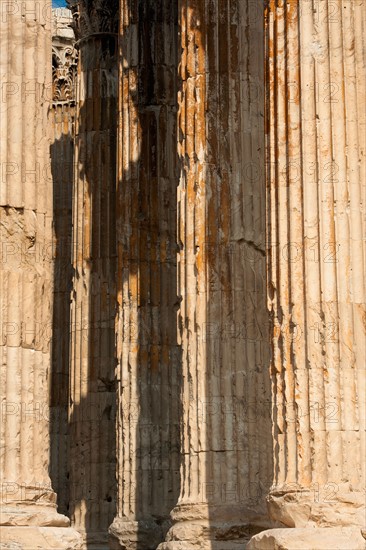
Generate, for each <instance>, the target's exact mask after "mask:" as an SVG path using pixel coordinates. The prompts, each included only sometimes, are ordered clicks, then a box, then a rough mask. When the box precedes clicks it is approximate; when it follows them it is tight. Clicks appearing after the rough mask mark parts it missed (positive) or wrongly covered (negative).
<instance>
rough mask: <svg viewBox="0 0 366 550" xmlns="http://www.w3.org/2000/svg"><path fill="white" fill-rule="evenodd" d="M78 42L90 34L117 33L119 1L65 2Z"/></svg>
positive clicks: (71, 0) (86, 0)
mask: <svg viewBox="0 0 366 550" xmlns="http://www.w3.org/2000/svg"><path fill="white" fill-rule="evenodd" d="M67 3H68V5H69V7H70V9H71V11H72V14H73V17H74V30H75V35H76V38H77V39H78V40H81V39H83V38H87V37H88V36H90V35H92V34H99V33H111V34H115V33H117V32H118V20H119V18H118V8H119V0H67Z"/></svg>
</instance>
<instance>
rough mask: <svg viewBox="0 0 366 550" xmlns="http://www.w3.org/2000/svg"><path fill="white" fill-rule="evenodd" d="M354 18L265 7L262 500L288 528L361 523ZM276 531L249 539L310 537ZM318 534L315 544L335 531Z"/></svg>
mask: <svg viewBox="0 0 366 550" xmlns="http://www.w3.org/2000/svg"><path fill="white" fill-rule="evenodd" d="M364 23H365V2H363V1H354V2H324V1H316V2H313V3H311V2H307V1H306V0H303V1H300V2H287V3H285V2H282V1H278V2H277V1H273V2H270V5H269V11H268V19H267V30H268V35H267V47H268V52H267V53H268V62H267V71H268V72H267V75H268V81H267V86H268V110H267V117H268V118H267V124H268V126H267V138H268V144H267V145H268V147H267V151H268V158H267V160H268V167H267V168H268V171H267V175H268V199H267V201H268V215H269V234H268V238H269V250H268V253H269V259H268V285H269V287H268V301H269V307H270V309H271V311H272V315H273V325H272V364H271V375H272V393H273V400H274V403H273V405H274V408H273V431H274V461H275V464H274V483H273V487H272V489H271V491H270V493H269V497H268V504H269V512H270V515H271V517H272V518H273V519H275V520H278V521H280V522H282V523H283V524H284V525H286V526H289V527H295V528H303V527H333V526H334V527H338V526H354V527H355V528H358V530H360V528H361V527H362V526H363V525H364V521H365V495H364V487H365V468H364V456H365V418H366V416H365V365H366V362H365V284H366V279H365V248H364V246H363V241H362V239H363V238H364V235H365V218H364V216H363V215H362V213H363V209H364V198H365V194H364V192H365V187H364V185H365V182H364V175H365V108H364V105H365V76H366V75H365V57H364ZM309 532H310V531H309ZM359 532H360V531H359ZM284 533H285V535H284ZM284 533H282V532H281V534H280V535H279V536H278V537H277V534H276V532H271V533H270V534H268V535H267V534H263V535H260V536H259V537H257V539H256V540H259V541H260V542H258V543H257V542H255V543H254V542H253V544H252V545H251V546H250V548H266V547H268V546H265V544H267V545H268V544H272V543H273V544H275V542H274V541H275V540H277V541H280V540H281V539H282V538H283V536H285V538H286V540H287V542H286V544H285V543H284V546H278V547H283V548H290V547H291V548H295V547H296V548H297V547H299V548H300V547H304V546H305V547H306V541H310V538H305V540H303V538H302V537H303V535H304V531H303V530H302V529H299V531H298V537H297V535H296V531H294V532H292V533H291V534H289V535H287V533H286V532H284ZM309 536H310V535H309ZM317 536H320V537H323V535H320V534H319V535H317ZM296 537H297V538H296ZM324 537H325V538H324V541H326V544H327V547H328V548H339V544H340V541H341V540H342V541H344V540H345V536H343V538H338V534H337V533H336V532H335V531H334V532H333V531H331V530H326V534H324ZM357 538H358V539H359V536H358V535H357ZM265 541H267V542H265ZM269 541H272V542H269ZM276 544H277V545H279V544H280V542H276ZM309 544H310V543H309ZM348 544H351V546H346V547H352V548H353V546H352V543H351V542H349V543H348ZM301 545H302V546H301ZM275 547H277V546H275ZM311 547H313V546H311ZM356 547H357V548H358V547H359V546H357V545H356V546H355V548H356Z"/></svg>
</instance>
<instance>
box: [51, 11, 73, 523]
mask: <svg viewBox="0 0 366 550" xmlns="http://www.w3.org/2000/svg"><path fill="white" fill-rule="evenodd" d="M52 15H53V29H52V71H53V74H52V84H53V89H52V108H51V110H50V116H49V120H50V126H51V128H50V129H51V132H52V135H51V174H52V180H53V192H54V195H53V216H54V228H55V247H54V294H53V323H52V333H53V346H52V369H51V415H50V434H51V463H50V475H51V479H52V483H53V487H54V489H55V491H56V493H57V506H58V510H59V512H62V513H63V514H68V510H69V498H70V494H69V492H70V491H69V489H70V488H69V468H70V466H69V430H68V398H69V384H70V376H69V375H70V332H71V325H70V294H71V289H72V275H73V271H72V263H71V262H72V258H71V254H72V197H73V167H74V134H75V103H76V95H75V94H76V72H77V50H76V49H75V48H74V43H75V35H74V31H73V29H72V28H71V24H72V15H71V12H70V10H68V9H54V10H52Z"/></svg>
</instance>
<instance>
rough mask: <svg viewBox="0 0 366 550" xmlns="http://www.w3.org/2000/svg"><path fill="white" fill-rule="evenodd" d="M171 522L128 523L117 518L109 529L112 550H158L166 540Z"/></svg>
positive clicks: (142, 521)
mask: <svg viewBox="0 0 366 550" xmlns="http://www.w3.org/2000/svg"><path fill="white" fill-rule="evenodd" d="M170 525H171V523H170V522H169V521H162V522H161V523H158V522H157V521H155V520H153V519H149V520H140V521H126V520H123V519H121V518H116V519H115V520H114V522H113V523H112V525H111V526H110V528H109V536H110V538H109V547H110V549H111V550H156V548H157V546H158V545H159V544H160V543H161V542H162V541H163V540H164V539H165V535H166V533H167V531H168V529H169V527H170Z"/></svg>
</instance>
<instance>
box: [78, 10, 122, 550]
mask: <svg viewBox="0 0 366 550" xmlns="http://www.w3.org/2000/svg"><path fill="white" fill-rule="evenodd" d="M98 7H99V8H100V9H98ZM72 8H73V13H74V17H75V27H76V35H77V38H78V42H77V47H78V49H79V63H78V84H77V113H76V136H75V178H74V201H73V270H74V277H73V290H72V304H71V353H70V355H71V373H70V406H69V422H70V513H71V518H72V522H73V525H74V526H75V528H76V529H77V530H78V531H80V532H81V533H82V534H83V536H84V538H85V540H86V541H87V543H88V545H89V546H90V545H93V544H95V545H97V546H98V545H106V544H107V537H108V527H109V525H110V523H111V522H112V520H113V517H114V515H115V505H116V485H115V383H114V379H115V346H114V322H115V300H116V298H115V255H116V252H115V233H116V228H115V177H116V176H115V175H116V124H117V117H116V113H117V109H116V97H117V94H116V92H117V55H116V54H117V33H116V24H115V22H116V21H117V18H118V3H117V2H104V3H103V2H101V3H99V6H97V5H96V3H95V2H90V1H83V0H80V2H77V3H76V4H75V5H73V6H72Z"/></svg>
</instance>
